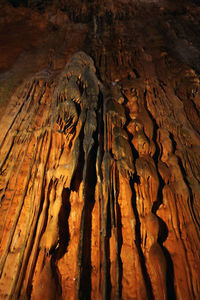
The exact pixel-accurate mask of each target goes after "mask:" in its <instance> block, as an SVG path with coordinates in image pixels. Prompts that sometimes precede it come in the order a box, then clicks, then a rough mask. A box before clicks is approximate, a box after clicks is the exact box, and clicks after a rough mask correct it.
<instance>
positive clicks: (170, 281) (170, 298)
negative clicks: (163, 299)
mask: <svg viewBox="0 0 200 300" xmlns="http://www.w3.org/2000/svg"><path fill="white" fill-rule="evenodd" d="M161 248H162V251H163V253H164V256H165V259H166V264H167V270H166V287H167V300H176V292H175V288H174V267H173V262H172V259H171V256H170V254H169V252H168V251H167V249H166V248H165V247H164V246H163V245H161Z"/></svg>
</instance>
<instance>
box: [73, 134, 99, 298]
mask: <svg viewBox="0 0 200 300" xmlns="http://www.w3.org/2000/svg"><path fill="white" fill-rule="evenodd" d="M93 138H94V141H95V143H94V146H93V147H92V149H91V151H90V153H89V154H88V159H87V166H86V165H85V166H84V168H86V169H85V172H86V173H85V174H86V176H85V180H83V181H84V182H83V184H84V188H83V190H84V191H83V193H84V194H83V201H84V207H83V211H82V216H81V227H80V242H79V255H78V264H79V271H78V273H79V274H78V277H79V286H77V289H78V290H77V293H78V297H79V299H81V300H83V299H84V300H86V299H87V300H89V299H91V273H92V265H91V234H92V210H93V207H94V203H95V187H96V182H97V176H96V156H97V148H98V136H97V132H95V134H94V136H93ZM85 163H86V161H85ZM83 172H84V170H83Z"/></svg>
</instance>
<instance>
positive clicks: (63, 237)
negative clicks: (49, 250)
mask: <svg viewBox="0 0 200 300" xmlns="http://www.w3.org/2000/svg"><path fill="white" fill-rule="evenodd" d="M69 198H70V190H69V189H63V193H62V206H61V209H60V212H59V217H58V226H59V247H58V249H56V250H55V255H54V257H55V259H56V260H59V259H61V258H62V257H63V255H64V254H65V253H66V251H67V247H68V244H69V240H70V234H69V224H68V219H69V215H70V211H71V205H70V202H69Z"/></svg>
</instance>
